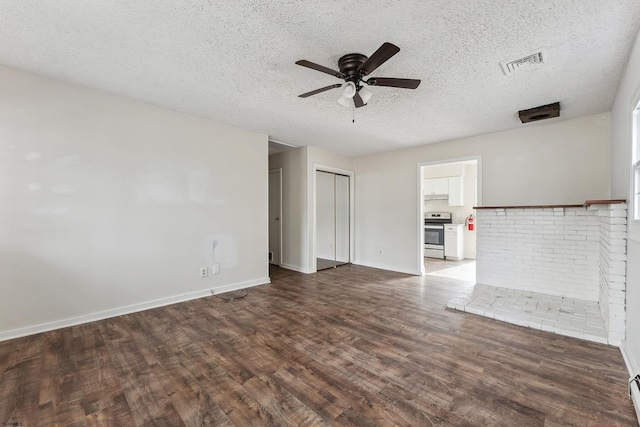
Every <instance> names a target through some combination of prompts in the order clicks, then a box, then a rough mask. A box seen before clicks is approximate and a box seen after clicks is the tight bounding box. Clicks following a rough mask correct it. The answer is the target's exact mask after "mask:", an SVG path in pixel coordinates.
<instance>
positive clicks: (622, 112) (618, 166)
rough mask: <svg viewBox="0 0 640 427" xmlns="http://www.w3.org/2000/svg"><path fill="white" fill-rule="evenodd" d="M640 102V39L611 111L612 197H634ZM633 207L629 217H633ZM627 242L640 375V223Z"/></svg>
mask: <svg viewBox="0 0 640 427" xmlns="http://www.w3.org/2000/svg"><path fill="white" fill-rule="evenodd" d="M639 100H640V40H638V39H636V43H635V45H634V47H633V51H632V53H631V57H630V59H629V64H628V65H627V69H626V71H625V75H624V78H623V80H622V83H621V84H620V88H619V89H618V93H617V95H616V100H615V103H614V105H613V109H612V110H611V195H612V197H615V198H620V199H627V200H629V201H630V202H631V201H632V200H633V197H632V196H631V173H630V168H631V159H632V157H631V147H632V140H633V136H632V111H633V109H634V107H635V105H636V104H637V103H638V101H639ZM631 212H632V206H631V204H630V206H629V217H630V218H631V217H632V214H631ZM627 232H628V236H629V238H628V240H627V284H626V286H627V289H626V300H627V301H626V303H627V320H626V321H627V331H626V332H627V336H626V343H625V345H624V347H623V348H624V351H625V353H626V355H627V356H629V357H630V358H631V359H633V363H632V364H633V365H635V367H634V375H637V374H638V373H640V328H638V325H640V262H639V260H640V224H638V223H637V222H633V221H629V224H628V228H627Z"/></svg>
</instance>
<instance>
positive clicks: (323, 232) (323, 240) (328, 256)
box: [316, 171, 351, 270]
mask: <svg viewBox="0 0 640 427" xmlns="http://www.w3.org/2000/svg"><path fill="white" fill-rule="evenodd" d="M349 188H350V183H349V177H348V176H345V175H338V174H334V173H329V172H323V171H317V172H316V270H324V269H327V268H334V267H336V266H338V265H342V264H347V263H349V262H351V259H350V257H349V255H350V249H351V248H350V245H349V243H350V236H349V229H350V227H349V219H350V212H349V205H350V204H349V201H350V195H349Z"/></svg>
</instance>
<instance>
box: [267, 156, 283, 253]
mask: <svg viewBox="0 0 640 427" xmlns="http://www.w3.org/2000/svg"><path fill="white" fill-rule="evenodd" d="M269 263H270V264H274V265H281V264H282V168H279V169H272V170H270V171H269Z"/></svg>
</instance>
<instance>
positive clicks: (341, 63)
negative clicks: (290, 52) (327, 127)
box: [296, 43, 420, 108]
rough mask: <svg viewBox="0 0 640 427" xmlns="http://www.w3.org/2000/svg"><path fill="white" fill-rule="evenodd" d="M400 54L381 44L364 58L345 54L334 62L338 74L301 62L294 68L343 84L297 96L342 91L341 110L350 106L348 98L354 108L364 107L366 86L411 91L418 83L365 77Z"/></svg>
mask: <svg viewBox="0 0 640 427" xmlns="http://www.w3.org/2000/svg"><path fill="white" fill-rule="evenodd" d="M398 52H400V48H399V47H398V46H396V45H394V44H392V43H383V44H382V46H380V47H379V48H378V50H376V51H375V52H374V53H373V55H371V56H370V57H367V56H366V55H362V54H360V53H349V54H347V55H344V56H343V57H342V58H340V59H339V60H338V68H339V69H340V71H335V70H332V69H331V68H327V67H324V66H322V65H318V64H315V63H313V62H310V61H306V60H301V61H297V62H296V64H298V65H301V66H303V67H307V68H311V69H312V70H316V71H320V72H322V73H327V74H331V75H332V76H334V77H337V78H339V79H343V80H344V83H336V84H333V85H330V86H325V87H322V88H320V89H316V90H312V91H311V92H307V93H303V94H302V95H299V97H300V98H306V97H308V96H312V95H317V94H319V93H322V92H324V91H327V90H331V89H336V88H339V87H341V88H342V96H341V97H340V99H338V102H339V103H340V104H341V105H344V106H345V107H348V106H349V105H350V104H351V101H350V100H351V98H353V103H354V105H355V107H356V108H360V107H364V106H365V105H367V102H369V99H370V98H371V95H373V93H372V92H371V91H370V90H368V89H367V88H366V87H365V86H364V84H366V85H368V86H388V87H399V88H403V89H415V88H417V87H418V85H420V80H416V79H396V78H391V77H369V78H368V79H366V80H365V77H366V76H368V75H369V74H371V73H372V72H373V71H375V70H376V69H377V68H378V67H379V66H381V65H382V64H384V63H385V62H387V61H388V60H389V59H390V58H391V57H392V56H393V55H395V54H396V53H398Z"/></svg>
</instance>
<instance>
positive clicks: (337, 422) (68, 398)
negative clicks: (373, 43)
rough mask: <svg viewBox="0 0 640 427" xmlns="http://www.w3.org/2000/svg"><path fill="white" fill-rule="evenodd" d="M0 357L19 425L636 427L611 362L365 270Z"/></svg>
mask: <svg viewBox="0 0 640 427" xmlns="http://www.w3.org/2000/svg"><path fill="white" fill-rule="evenodd" d="M271 277H272V281H273V283H272V284H271V285H265V286H259V287H255V288H251V289H250V290H249V293H248V296H247V297H246V298H243V299H237V300H234V301H230V302H227V301H223V300H221V299H219V298H216V297H209V298H202V299H198V300H194V301H190V302H185V303H181V304H176V305H172V306H167V307H162V308H158V309H154V310H148V311H145V312H141V313H136V314H131V315H126V316H121V317H117V318H114V319H108V320H103V321H99V322H93V323H89V324H85V325H80V326H75V327H71V328H67V329H62V330H57V331H53V332H48V333H45V334H39V335H35V336H30V337H26V338H21V339H16V340H12V341H5V342H1V343H0V423H5V424H4V425H10V424H8V423H21V424H20V425H22V426H37V425H39V426H50V425H61V426H85V425H86V426H98V425H103V426H152V425H156V426H182V425H187V426H199V425H216V426H251V425H256V426H302V425H305V426H323V425H332V426H387V425H389V426H396V425H403V426H632V425H637V424H636V421H635V419H636V418H635V414H634V412H633V407H632V404H631V402H630V400H629V399H628V398H627V397H626V395H627V390H626V382H627V375H626V371H625V368H624V364H623V360H622V357H621V355H620V352H619V350H618V349H617V348H614V347H609V346H606V345H601V344H596V343H591V342H585V341H581V340H576V339H572V338H568V337H563V336H559V335H554V334H550V333H545V332H541V331H536V330H531V329H525V328H521V327H518V326H514V325H509V324H506V323H501V322H498V321H494V320H491V319H486V318H482V317H478V316H474V315H472V314H466V313H459V312H454V311H449V310H445V309H444V308H443V306H444V305H445V303H446V302H447V301H448V300H449V299H450V298H452V297H453V296H455V295H456V294H457V293H459V292H460V291H461V290H463V289H464V288H465V287H466V286H469V283H465V282H462V281H459V280H454V279H449V278H438V277H436V276H431V277H430V276H427V277H415V276H409V275H405V274H401V273H393V272H388V271H382V270H376V269H372V268H366V267H360V266H353V265H349V266H343V267H340V268H338V269H331V270H326V271H323V272H319V273H317V274H312V275H304V274H299V273H295V272H292V271H288V270H284V269H280V268H277V267H272V269H271Z"/></svg>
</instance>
